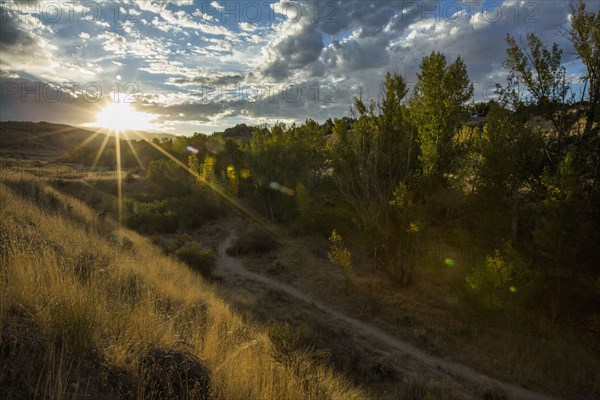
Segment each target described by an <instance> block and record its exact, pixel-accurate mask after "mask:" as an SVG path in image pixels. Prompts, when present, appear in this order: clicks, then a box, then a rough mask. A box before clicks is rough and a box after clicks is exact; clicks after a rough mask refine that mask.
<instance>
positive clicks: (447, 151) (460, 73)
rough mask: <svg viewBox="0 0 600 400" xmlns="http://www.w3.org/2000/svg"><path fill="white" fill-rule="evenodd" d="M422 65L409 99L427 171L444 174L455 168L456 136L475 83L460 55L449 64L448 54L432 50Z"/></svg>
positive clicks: (424, 166) (426, 172) (464, 117)
mask: <svg viewBox="0 0 600 400" xmlns="http://www.w3.org/2000/svg"><path fill="white" fill-rule="evenodd" d="M420 67H421V72H420V73H419V74H417V84H416V85H415V88H414V92H413V96H412V98H411V99H410V101H409V106H410V115H411V117H412V121H413V123H414V125H415V126H416V127H417V129H418V133H419V146H420V150H421V155H420V159H421V163H422V168H423V174H424V175H426V176H428V175H443V174H444V173H448V172H451V171H452V169H453V166H454V161H455V150H456V149H455V146H454V144H453V140H452V139H453V137H454V135H455V133H456V132H457V130H458V129H459V128H460V126H461V124H462V122H464V121H465V119H466V116H467V104H466V103H467V101H468V100H469V99H471V97H472V96H473V85H472V84H471V83H470V81H469V77H468V74H467V68H466V66H465V64H464V62H463V60H462V59H461V58H460V57H458V58H457V59H456V60H455V61H454V62H453V63H452V64H450V65H447V62H446V56H444V55H443V54H442V53H439V52H432V53H431V54H430V55H429V56H426V57H424V58H423V61H422V62H421V66H420Z"/></svg>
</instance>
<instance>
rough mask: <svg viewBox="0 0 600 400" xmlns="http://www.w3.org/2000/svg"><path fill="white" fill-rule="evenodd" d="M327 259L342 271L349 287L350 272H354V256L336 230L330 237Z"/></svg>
mask: <svg viewBox="0 0 600 400" xmlns="http://www.w3.org/2000/svg"><path fill="white" fill-rule="evenodd" d="M327 258H328V259H329V261H331V262H332V263H333V264H334V265H336V266H337V267H339V268H340V269H341V271H342V274H343V275H344V280H345V281H346V285H347V286H348V285H349V284H350V271H351V270H352V256H351V254H350V250H348V249H347V248H346V247H345V246H344V241H343V239H342V236H341V235H340V234H339V233H337V232H336V231H335V229H334V230H333V231H332V232H331V236H329V250H328V251H327Z"/></svg>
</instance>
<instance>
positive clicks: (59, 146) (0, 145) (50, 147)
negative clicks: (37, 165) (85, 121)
mask: <svg viewBox="0 0 600 400" xmlns="http://www.w3.org/2000/svg"><path fill="white" fill-rule="evenodd" d="M94 133H95V132H94V131H91V130H87V129H82V128H76V127H73V126H70V125H63V124H51V123H48V122H26V121H2V122H0V156H4V157H10V156H12V157H16V158H29V157H36V158H39V157H42V158H48V159H53V158H56V157H59V156H61V155H63V154H65V153H67V152H68V151H70V150H72V149H74V148H76V147H77V146H78V145H80V144H81V143H83V142H85V141H86V140H88V139H89V138H90V137H91V136H93V135H94ZM104 137H105V135H103V134H98V135H96V137H95V138H94V139H93V140H89V141H88V143H89V144H90V145H94V144H95V142H98V145H99V144H100V143H101V142H102V141H103V140H104Z"/></svg>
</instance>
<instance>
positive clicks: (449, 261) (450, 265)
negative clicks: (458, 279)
mask: <svg viewBox="0 0 600 400" xmlns="http://www.w3.org/2000/svg"><path fill="white" fill-rule="evenodd" d="M444 264H446V265H447V266H448V267H452V266H454V264H456V261H454V260H453V259H451V258H445V259H444Z"/></svg>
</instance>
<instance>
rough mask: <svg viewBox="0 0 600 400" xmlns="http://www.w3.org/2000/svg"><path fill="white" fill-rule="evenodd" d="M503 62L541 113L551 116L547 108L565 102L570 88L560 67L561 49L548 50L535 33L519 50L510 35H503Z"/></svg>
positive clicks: (556, 46) (555, 46) (555, 47)
mask: <svg viewBox="0 0 600 400" xmlns="http://www.w3.org/2000/svg"><path fill="white" fill-rule="evenodd" d="M506 43H507V45H508V47H507V49H506V55H507V57H506V60H505V61H504V63H503V65H504V67H505V68H506V69H508V73H509V76H510V77H514V78H515V79H513V80H512V81H513V82H516V83H522V84H523V85H525V87H526V88H527V90H528V92H529V95H530V97H531V101H532V102H534V103H535V104H536V105H537V106H538V109H539V110H540V111H545V113H546V114H547V115H551V114H552V111H553V109H552V108H548V107H549V106H550V105H553V104H559V103H562V102H564V98H565V96H566V95H567V92H568V90H569V87H568V85H567V83H566V70H565V68H564V67H563V66H562V64H561V58H562V50H561V49H560V48H559V47H558V44H556V43H554V44H553V45H552V49H551V50H548V49H547V48H546V46H544V44H543V43H542V41H541V40H540V39H539V38H538V37H537V36H536V35H535V34H534V33H530V34H529V35H527V44H526V45H524V46H523V47H522V48H521V47H519V45H518V44H517V41H516V40H515V38H514V37H512V36H511V35H510V34H507V35H506Z"/></svg>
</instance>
